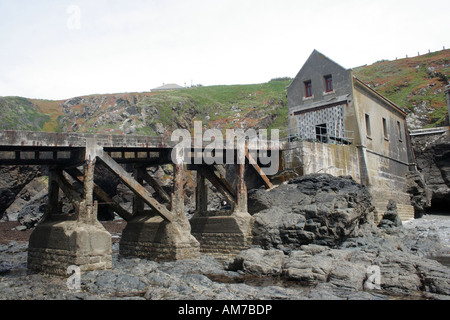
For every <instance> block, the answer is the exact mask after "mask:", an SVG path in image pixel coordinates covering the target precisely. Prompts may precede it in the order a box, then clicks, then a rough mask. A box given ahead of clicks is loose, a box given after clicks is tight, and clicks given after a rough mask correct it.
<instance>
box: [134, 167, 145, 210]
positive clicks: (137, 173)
mask: <svg viewBox="0 0 450 320" xmlns="http://www.w3.org/2000/svg"><path fill="white" fill-rule="evenodd" d="M142 170H143V169H142V168H139V167H135V168H134V171H133V175H134V179H135V180H136V181H137V182H138V183H140V184H143V182H144V180H143V178H142V173H141V171H142ZM144 206H145V204H144V201H143V200H142V198H141V197H139V196H138V195H137V194H135V195H134V196H133V216H138V215H140V214H142V213H143V212H144Z"/></svg>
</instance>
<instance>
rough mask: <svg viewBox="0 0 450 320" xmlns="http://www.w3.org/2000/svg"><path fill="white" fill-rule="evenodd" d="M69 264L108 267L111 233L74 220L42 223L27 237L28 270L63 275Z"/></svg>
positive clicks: (95, 268) (94, 267)
mask: <svg viewBox="0 0 450 320" xmlns="http://www.w3.org/2000/svg"><path fill="white" fill-rule="evenodd" d="M71 265H75V266H78V267H80V270H81V271H82V272H83V271H91V270H99V269H100V270H101V269H111V267H112V261H111V235H110V234H109V232H107V231H106V230H105V229H104V228H103V226H102V225H101V224H100V223H98V224H96V225H92V224H85V223H80V222H78V221H60V222H52V221H48V222H42V223H40V224H39V225H37V226H36V229H35V230H34V231H33V233H32V234H31V236H30V241H29V247H28V269H29V270H32V271H38V272H43V273H49V274H58V275H67V268H68V267H69V266H71Z"/></svg>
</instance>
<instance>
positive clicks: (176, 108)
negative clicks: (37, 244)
mask: <svg viewBox="0 0 450 320" xmlns="http://www.w3.org/2000/svg"><path fill="white" fill-rule="evenodd" d="M449 60H450V50H442V51H438V52H434V53H430V54H426V55H422V56H418V57H412V58H406V59H398V60H393V61H386V60H383V61H379V62H376V63H374V64H372V65H369V66H363V67H358V68H354V70H353V74H354V75H355V76H356V77H358V78H359V79H361V80H362V81H364V82H366V83H367V84H369V85H370V86H371V87H372V88H373V89H375V90H376V91H378V92H380V93H381V94H383V95H384V96H386V97H387V98H388V99H390V100H392V101H393V102H394V103H396V104H397V105H399V106H400V107H402V108H404V109H405V110H407V112H408V113H409V114H408V123H409V124H410V127H411V128H419V127H434V126H442V125H448V120H447V119H448V118H447V107H446V98H445V94H444V87H445V85H446V84H447V83H448V79H449V77H450V62H449ZM295 71H296V70H293V73H295ZM290 82H291V80H290V79H286V78H280V79H274V80H272V81H269V82H267V83H262V84H252V85H223V86H209V87H202V86H201V87H192V88H187V89H183V90H177V91H170V92H156V93H150V92H143V93H119V94H108V95H101V94H99V95H90V96H83V97H76V98H72V99H68V100H61V101H49V100H36V99H26V98H20V97H3V98H1V97H0V130H6V129H14V130H39V131H68V132H99V133H100V132H102V133H118V134H121V133H127V134H130V133H131V134H145V135H162V134H168V133H170V132H171V131H172V130H174V129H176V128H192V123H193V121H195V120H201V121H203V124H204V126H206V127H207V128H219V129H227V128H236V127H239V128H243V129H247V128H255V129H258V128H269V129H271V128H277V129H286V128H287V124H288V119H287V118H288V113H287V102H286V86H288V85H289V83H290Z"/></svg>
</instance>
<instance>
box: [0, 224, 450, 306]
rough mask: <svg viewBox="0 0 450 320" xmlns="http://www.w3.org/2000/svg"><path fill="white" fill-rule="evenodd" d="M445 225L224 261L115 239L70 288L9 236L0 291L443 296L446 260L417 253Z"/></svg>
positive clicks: (89, 296)
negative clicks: (139, 251)
mask: <svg viewBox="0 0 450 320" xmlns="http://www.w3.org/2000/svg"><path fill="white" fill-rule="evenodd" d="M433 220H439V221H438V222H436V221H434V222H433ZM433 223H434V224H435V225H434V227H431V228H430V224H433ZM110 227H111V226H110ZM115 228H116V229H117V228H119V229H120V228H121V226H120V225H119V226H115ZM433 228H434V230H433ZM15 232H16V233H17V232H20V231H15ZM449 232H450V217H445V216H444V217H438V219H435V217H434V216H425V217H423V218H421V219H416V220H414V221H412V222H408V223H406V224H405V228H404V229H403V230H397V231H395V232H391V233H390V235H387V234H385V235H384V237H383V238H380V239H379V241H372V240H373V239H372V240H370V239H367V237H359V238H352V239H349V240H348V241H346V242H345V243H343V244H342V245H341V246H340V247H339V248H336V249H332V248H330V247H327V246H320V245H305V246H302V248H301V249H300V250H293V251H292V252H291V253H290V254H289V255H285V254H284V253H283V252H282V251H281V250H276V249H271V250H264V249H262V248H260V247H256V246H255V247H253V248H251V249H249V250H246V251H243V252H241V254H240V255H239V256H238V257H236V259H235V260H234V261H228V262H225V263H221V262H218V261H217V260H215V259H214V258H212V257H209V256H206V255H202V256H201V257H200V259H199V260H181V261H176V262H163V263H158V262H154V261H148V260H143V259H138V258H123V257H120V256H119V255H118V242H114V243H113V269H112V270H103V271H92V272H86V273H83V274H82V275H81V284H80V289H79V290H71V289H69V288H68V286H67V281H68V278H69V275H68V276H67V278H65V277H58V276H50V275H42V274H30V273H29V272H28V271H27V269H26V256H27V252H26V251H27V246H28V244H27V242H25V241H11V242H9V243H8V244H1V245H0V258H1V260H0V261H1V263H0V299H1V300H66V299H67V300H115V299H132V300H141V299H142V300H280V299H281V300H310V299H312V300H330V299H333V300H334V299H338V300H341V299H342V300H348V299H350V300H352V299H355V300H360V299H363V300H392V299H394V300H399V299H400V300H410V299H414V300H428V299H433V300H435V299H438V300H441V299H445V300H448V299H450V268H449V267H448V266H445V265H443V264H441V263H439V262H438V261H436V260H433V259H429V258H426V257H425V256H423V254H429V253H431V251H432V250H434V249H435V247H434V246H433V248H431V247H430V243H429V242H432V243H434V244H436V241H445V238H444V237H445V235H446V234H447V235H448V234H449ZM413 239H415V240H416V241H413ZM447 241H448V238H447ZM413 242H414V244H415V254H412V253H410V252H413V251H414V250H412V249H413V247H414V246H412V245H411V244H412V243H413ZM440 243H442V242H440ZM446 245H447V248H448V242H447V243H446ZM441 249H442V248H441ZM419 252H420V254H417V253H419ZM434 253H435V254H442V253H445V252H442V251H439V252H434ZM447 253H448V252H447ZM373 265H379V266H380V267H379V268H380V271H381V273H380V275H381V277H380V283H379V285H380V287H379V288H377V287H372V288H371V287H370V286H367V281H368V280H369V277H370V275H368V267H370V266H373ZM365 284H366V285H365Z"/></svg>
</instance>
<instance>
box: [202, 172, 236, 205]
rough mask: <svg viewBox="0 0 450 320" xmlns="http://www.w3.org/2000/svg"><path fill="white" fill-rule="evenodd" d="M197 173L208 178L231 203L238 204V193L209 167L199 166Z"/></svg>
mask: <svg viewBox="0 0 450 320" xmlns="http://www.w3.org/2000/svg"><path fill="white" fill-rule="evenodd" d="M197 171H198V172H199V173H200V174H201V175H202V176H204V177H206V178H207V179H208V180H209V181H210V182H211V183H212V184H213V186H214V187H216V188H217V190H218V191H219V192H220V193H221V194H222V195H223V196H224V197H225V198H227V200H228V201H229V202H230V203H235V202H236V191H234V190H233V189H232V188H231V187H230V186H229V184H228V183H225V182H224V179H221V178H219V177H218V176H217V175H216V174H215V173H214V170H212V169H211V168H210V167H209V166H207V165H202V166H199V167H198V169H197Z"/></svg>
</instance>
